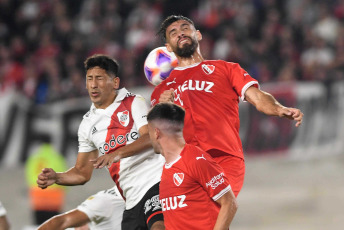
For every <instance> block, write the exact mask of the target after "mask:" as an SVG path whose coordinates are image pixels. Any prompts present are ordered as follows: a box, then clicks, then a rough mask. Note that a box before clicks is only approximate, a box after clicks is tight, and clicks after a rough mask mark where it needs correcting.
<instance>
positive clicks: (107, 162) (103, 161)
mask: <svg viewBox="0 0 344 230" xmlns="http://www.w3.org/2000/svg"><path fill="white" fill-rule="evenodd" d="M119 160H120V157H119V156H118V154H116V152H112V153H108V154H105V155H103V156H100V157H98V158H97V159H92V160H90V161H91V162H93V167H94V168H95V169H101V168H103V167H105V166H106V167H108V168H110V167H111V165H112V163H116V162H118V161H119Z"/></svg>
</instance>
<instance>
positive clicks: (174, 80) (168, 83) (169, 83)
mask: <svg viewBox="0 0 344 230" xmlns="http://www.w3.org/2000/svg"><path fill="white" fill-rule="evenodd" d="M173 83H176V79H173V81H170V82H167V83H166V85H171V84H173Z"/></svg>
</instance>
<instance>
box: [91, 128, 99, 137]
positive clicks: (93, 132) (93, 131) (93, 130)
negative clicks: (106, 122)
mask: <svg viewBox="0 0 344 230" xmlns="http://www.w3.org/2000/svg"><path fill="white" fill-rule="evenodd" d="M97 131H98V130H97V128H96V127H95V126H94V127H93V129H92V135H93V134H95V133H96V132H97Z"/></svg>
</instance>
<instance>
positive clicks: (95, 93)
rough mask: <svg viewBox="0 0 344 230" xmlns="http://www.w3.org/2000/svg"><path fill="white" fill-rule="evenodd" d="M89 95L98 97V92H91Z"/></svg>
mask: <svg viewBox="0 0 344 230" xmlns="http://www.w3.org/2000/svg"><path fill="white" fill-rule="evenodd" d="M91 96H92V97H98V96H99V92H91Z"/></svg>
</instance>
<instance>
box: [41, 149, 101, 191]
mask: <svg viewBox="0 0 344 230" xmlns="http://www.w3.org/2000/svg"><path fill="white" fill-rule="evenodd" d="M97 156H98V150H94V151H91V152H87V153H79V154H78V157H77V160H76V163H75V166H74V167H72V168H70V169H69V170H67V171H66V172H55V171H54V170H53V169H51V168H44V169H43V170H42V172H41V173H40V174H39V175H38V179H37V184H38V187H40V188H42V189H45V188H47V187H48V186H50V185H52V184H59V185H82V184H85V183H86V182H87V181H89V180H90V179H91V176H92V172H93V165H92V163H91V162H90V160H91V159H94V158H97Z"/></svg>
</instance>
